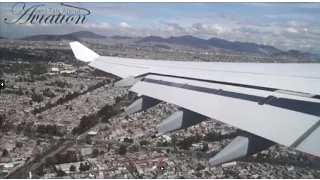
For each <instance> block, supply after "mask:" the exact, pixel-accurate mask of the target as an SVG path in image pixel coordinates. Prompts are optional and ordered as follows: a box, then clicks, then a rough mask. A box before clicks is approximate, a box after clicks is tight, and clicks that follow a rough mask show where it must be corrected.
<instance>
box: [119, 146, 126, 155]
mask: <svg viewBox="0 0 320 180" xmlns="http://www.w3.org/2000/svg"><path fill="white" fill-rule="evenodd" d="M126 153H127V147H126V146H125V145H121V146H120V147H119V154H120V155H125V154H126Z"/></svg>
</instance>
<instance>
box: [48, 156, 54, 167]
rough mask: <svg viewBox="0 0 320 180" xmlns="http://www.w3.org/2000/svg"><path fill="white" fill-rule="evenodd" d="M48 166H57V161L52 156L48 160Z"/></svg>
mask: <svg viewBox="0 0 320 180" xmlns="http://www.w3.org/2000/svg"><path fill="white" fill-rule="evenodd" d="M46 164H47V165H48V166H51V165H54V164H55V160H54V159H53V158H52V157H51V156H49V157H47V158H46Z"/></svg>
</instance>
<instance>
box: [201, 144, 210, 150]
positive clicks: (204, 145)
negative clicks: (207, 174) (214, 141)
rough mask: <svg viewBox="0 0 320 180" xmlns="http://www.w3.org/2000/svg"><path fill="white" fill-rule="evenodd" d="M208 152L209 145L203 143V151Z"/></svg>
mask: <svg viewBox="0 0 320 180" xmlns="http://www.w3.org/2000/svg"><path fill="white" fill-rule="evenodd" d="M208 150H209V147H208V143H203V148H202V149H201V151H203V152H207V151H208Z"/></svg>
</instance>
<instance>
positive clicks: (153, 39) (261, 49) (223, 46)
mask: <svg viewBox="0 0 320 180" xmlns="http://www.w3.org/2000/svg"><path fill="white" fill-rule="evenodd" d="M82 38H91V39H106V40H107V39H109V38H111V39H117V40H128V39H129V40H130V39H133V38H132V37H127V36H112V37H107V36H102V35H98V34H96V33H93V32H91V31H78V32H73V33H69V34H64V35H35V36H28V37H25V38H22V40H37V41H39V40H46V41H60V40H69V41H81V39H82ZM135 43H137V44H141V45H143V44H148V43H156V45H158V46H164V44H171V45H173V44H176V45H182V46H188V47H193V48H199V49H210V48H216V49H219V50H222V51H227V52H242V53H255V54H262V55H270V56H272V57H284V58H286V57H289V58H298V59H304V58H317V59H318V58H319V59H320V56H319V55H316V54H312V53H309V52H306V53H301V52H300V51H297V50H290V51H282V50H280V49H277V48H275V47H273V46H268V45H260V44H256V43H249V42H239V41H234V42H232V41H227V40H224V39H219V38H211V39H201V38H197V37H194V36H190V35H185V36H180V37H173V36H171V37H168V38H162V37H159V36H148V37H140V38H135ZM166 47H168V46H166Z"/></svg>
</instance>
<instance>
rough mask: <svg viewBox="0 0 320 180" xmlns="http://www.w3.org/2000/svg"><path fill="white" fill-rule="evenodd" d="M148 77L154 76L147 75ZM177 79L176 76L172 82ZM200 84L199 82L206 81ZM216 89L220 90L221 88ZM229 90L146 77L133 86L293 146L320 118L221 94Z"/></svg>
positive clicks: (151, 94) (161, 98)
mask: <svg viewBox="0 0 320 180" xmlns="http://www.w3.org/2000/svg"><path fill="white" fill-rule="evenodd" d="M145 78H150V77H149V76H146V77H145ZM166 78H167V79H166V80H168V77H166ZM153 79H154V77H153ZM169 79H170V78H169ZM173 81H174V80H173V79H172V80H171V82H173ZM176 81H177V79H176ZM197 83H198V85H199V84H201V83H202V82H197ZM190 84H191V82H190V81H189V84H188V85H190ZM185 85H186V84H185ZM203 86H204V87H208V84H204V85H203ZM214 86H215V84H211V87H214ZM215 88H216V89H219V87H215ZM239 88H240V87H236V89H232V87H228V91H231V90H232V91H234V92H235V93H238V92H240V91H239ZM226 89H227V88H226V85H225V87H224V88H223V89H222V91H220V92H209V93H206V92H203V91H202V92H201V91H195V90H193V89H192V88H191V89H184V88H183V86H178V87H175V86H174V85H173V84H167V85H164V84H156V83H150V82H146V81H143V80H142V81H140V82H138V83H137V84H135V85H134V86H133V87H132V88H131V91H133V92H136V93H140V94H142V95H145V96H149V97H152V98H155V99H158V100H161V101H166V102H169V103H172V104H176V105H178V106H181V107H183V108H186V109H189V110H192V111H194V112H197V113H199V114H202V115H205V116H207V117H210V118H213V119H216V120H219V121H221V122H224V123H227V124H230V125H232V126H235V127H238V128H240V129H243V130H245V131H248V132H251V133H253V134H256V135H258V136H261V137H264V138H266V139H269V140H271V141H274V142H277V143H280V144H283V145H285V146H291V145H292V144H293V143H294V142H295V141H296V140H297V139H299V138H300V137H301V136H302V135H303V134H304V133H305V132H306V131H308V130H309V129H310V128H311V127H312V126H313V125H314V124H316V123H317V122H318V121H319V117H318V116H315V115H310V114H307V113H303V112H297V111H293V110H290V109H285V108H279V107H276V106H271V105H267V104H266V105H259V104H258V103H257V102H255V101H250V100H246V99H245V98H243V97H242V98H237V95H235V96H233V95H232V96H221V95H219V93H221V92H223V90H226ZM244 91H246V88H243V89H242V93H243V92H244ZM252 91H253V90H252V89H248V91H247V93H248V94H250V92H252ZM255 91H256V92H255V93H256V95H261V97H263V98H266V97H268V96H269V95H267V93H268V92H265V91H258V90H255ZM215 93H217V94H215ZM269 93H270V92H269ZM280 96H290V95H279V97H280ZM299 98H303V97H299ZM313 101H314V100H313ZM298 149H299V147H298ZM305 152H308V153H310V154H314V155H317V156H320V151H319V152H314V151H311V150H308V149H307V150H305Z"/></svg>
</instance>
